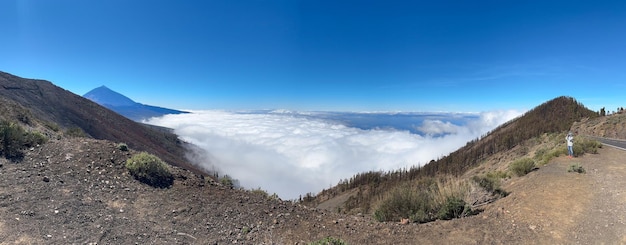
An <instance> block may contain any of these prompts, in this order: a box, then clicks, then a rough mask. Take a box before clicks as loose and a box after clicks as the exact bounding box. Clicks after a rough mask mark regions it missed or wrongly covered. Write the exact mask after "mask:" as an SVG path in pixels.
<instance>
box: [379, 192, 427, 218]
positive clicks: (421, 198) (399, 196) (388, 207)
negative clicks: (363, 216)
mask: <svg viewBox="0 0 626 245" xmlns="http://www.w3.org/2000/svg"><path fill="white" fill-rule="evenodd" d="M434 206H435V202H434V200H433V198H432V197H431V196H429V192H428V191H425V190H423V189H420V188H417V189H414V188H411V187H408V186H405V187H399V188H396V189H394V190H392V191H391V193H390V194H389V196H388V197H387V198H385V199H384V200H383V201H382V202H381V204H380V205H379V206H378V208H377V209H376V211H375V212H374V218H375V219H376V220H378V221H381V222H382V221H400V219H402V218H409V219H410V220H411V221H412V222H419V223H424V222H429V221H433V220H434V219H435V217H433V215H432V214H433V213H435V212H436V210H434Z"/></svg>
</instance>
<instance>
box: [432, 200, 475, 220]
mask: <svg viewBox="0 0 626 245" xmlns="http://www.w3.org/2000/svg"><path fill="white" fill-rule="evenodd" d="M469 213H471V208H470V207H469V205H467V203H465V201H464V200H463V199H461V198H458V197H454V196H451V197H448V198H447V199H446V202H445V203H444V204H443V205H442V206H441V208H440V209H439V212H438V213H437V217H438V218H439V219H442V220H450V219H456V218H460V217H463V216H465V215H466V214H469Z"/></svg>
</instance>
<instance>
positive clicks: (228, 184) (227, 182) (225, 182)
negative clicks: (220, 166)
mask: <svg viewBox="0 0 626 245" xmlns="http://www.w3.org/2000/svg"><path fill="white" fill-rule="evenodd" d="M220 183H222V185H224V186H226V187H228V188H234V187H235V182H234V181H233V179H232V178H231V177H230V176H228V175H224V177H222V178H221V179H220Z"/></svg>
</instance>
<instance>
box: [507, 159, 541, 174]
mask: <svg viewBox="0 0 626 245" xmlns="http://www.w3.org/2000/svg"><path fill="white" fill-rule="evenodd" d="M533 169H535V161H534V160H533V159H531V158H522V159H518V160H516V161H514V162H513V163H511V165H509V170H511V172H512V173H513V174H515V175H517V176H524V175H526V174H528V173H530V171H532V170H533Z"/></svg>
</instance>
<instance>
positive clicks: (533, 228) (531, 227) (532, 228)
mask: <svg viewBox="0 0 626 245" xmlns="http://www.w3.org/2000/svg"><path fill="white" fill-rule="evenodd" d="M528 228H530V229H531V230H533V231H534V230H535V229H537V226H536V225H531V226H528Z"/></svg>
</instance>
